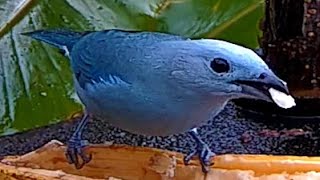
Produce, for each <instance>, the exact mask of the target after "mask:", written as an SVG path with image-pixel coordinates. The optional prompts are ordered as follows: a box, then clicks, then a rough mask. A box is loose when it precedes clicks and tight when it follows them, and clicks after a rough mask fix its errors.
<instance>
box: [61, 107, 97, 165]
mask: <svg viewBox="0 0 320 180" xmlns="http://www.w3.org/2000/svg"><path fill="white" fill-rule="evenodd" d="M89 119H90V117H89V115H88V113H87V112H85V114H84V116H83V117H82V119H81V120H80V122H79V124H78V125H77V127H76V130H75V132H74V133H73V134H72V136H71V138H70V139H69V141H68V144H67V151H66V154H65V155H66V158H67V160H68V162H69V164H74V165H75V167H76V168H77V169H81V168H82V167H83V166H84V165H85V164H86V163H88V162H89V161H90V160H91V154H90V155H89V156H88V155H86V154H85V152H84V151H83V148H84V147H85V146H86V145H87V141H85V140H82V139H81V137H82V132H83V129H84V127H85V126H86V124H87V122H88V121H89ZM78 156H79V157H80V158H81V160H82V163H80V162H79V158H78Z"/></svg>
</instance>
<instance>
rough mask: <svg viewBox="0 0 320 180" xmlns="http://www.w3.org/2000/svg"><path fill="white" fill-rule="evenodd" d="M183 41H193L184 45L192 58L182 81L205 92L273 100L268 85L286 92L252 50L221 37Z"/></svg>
mask: <svg viewBox="0 0 320 180" xmlns="http://www.w3.org/2000/svg"><path fill="white" fill-rule="evenodd" d="M186 43H189V44H192V45H190V46H189V45H186V47H184V48H183V49H185V50H186V53H188V54H189V55H190V56H192V57H191V58H190V59H193V60H191V61H190V62H191V64H189V66H190V67H189V68H188V69H189V72H187V73H185V74H184V75H185V76H184V77H187V78H189V80H188V79H187V78H186V79H184V83H188V82H189V84H194V85H195V86H198V87H197V88H199V87H200V86H201V87H200V88H201V89H203V90H205V91H206V92H210V93H212V94H214V95H221V96H228V97H230V99H232V98H253V99H261V100H265V101H269V102H272V101H273V100H272V97H271V94H270V92H269V91H268V90H269V89H270V88H273V89H275V90H277V91H280V92H282V93H284V94H287V95H289V90H288V87H287V85H286V83H285V82H284V81H283V80H281V79H280V78H279V77H277V76H276V75H275V74H274V73H273V72H272V70H271V69H270V68H269V67H268V66H267V64H266V63H265V62H264V61H263V60H262V59H261V58H260V57H259V56H258V55H257V54H256V53H255V52H253V51H252V50H250V49H248V48H245V47H242V46H239V45H235V44H232V43H229V42H225V41H221V40H211V39H201V40H190V41H189V42H186ZM181 46H183V45H181ZM185 66H188V64H187V65H185ZM191 66H193V67H191ZM191 69H192V70H191ZM187 74H189V75H187ZM191 76H192V77H191ZM190 78H193V79H194V80H192V81H191V80H190ZM199 84H200V85H199Z"/></svg>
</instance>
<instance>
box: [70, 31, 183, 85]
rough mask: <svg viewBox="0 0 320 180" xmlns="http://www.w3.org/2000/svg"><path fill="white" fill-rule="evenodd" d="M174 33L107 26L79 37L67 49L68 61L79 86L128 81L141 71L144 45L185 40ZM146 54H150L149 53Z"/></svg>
mask: <svg viewBox="0 0 320 180" xmlns="http://www.w3.org/2000/svg"><path fill="white" fill-rule="evenodd" d="M185 39H186V38H184V37H181V36H175V35H167V34H162V33H154V32H153V33H151V32H127V31H119V30H109V31H101V32H93V33H91V34H88V35H87V36H85V37H84V38H83V39H81V40H80V41H79V42H78V43H77V44H76V45H75V46H74V47H73V49H72V51H71V64H72V68H73V71H74V73H75V77H76V78H77V80H78V82H79V84H80V86H82V87H84V85H85V84H86V83H91V82H99V81H101V80H106V81H107V80H111V81H112V78H110V77H117V78H118V80H119V79H121V81H124V82H128V83H130V82H129V81H130V79H131V80H132V79H133V78H134V77H132V76H133V75H135V74H139V73H141V70H142V69H143V68H145V69H146V68H147V67H144V66H145V62H144V60H145V59H148V57H147V56H148V52H147V51H146V50H145V49H146V48H150V47H151V46H152V45H153V44H154V43H158V42H162V41H177V40H185ZM149 58H150V57H149ZM150 60H152V59H150Z"/></svg>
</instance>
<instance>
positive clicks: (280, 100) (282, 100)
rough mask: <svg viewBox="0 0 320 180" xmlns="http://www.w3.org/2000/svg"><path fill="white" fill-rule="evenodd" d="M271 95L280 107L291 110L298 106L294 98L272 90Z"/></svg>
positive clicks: (270, 90)
mask: <svg viewBox="0 0 320 180" xmlns="http://www.w3.org/2000/svg"><path fill="white" fill-rule="evenodd" d="M269 93H270V95H271V97H272V99H273V101H274V102H275V103H276V104H277V105H278V106H279V107H282V108H284V109H288V108H291V107H293V106H295V105H296V103H295V101H294V99H293V97H292V96H290V95H287V94H285V93H283V92H281V91H278V90H276V89H273V88H270V89H269Z"/></svg>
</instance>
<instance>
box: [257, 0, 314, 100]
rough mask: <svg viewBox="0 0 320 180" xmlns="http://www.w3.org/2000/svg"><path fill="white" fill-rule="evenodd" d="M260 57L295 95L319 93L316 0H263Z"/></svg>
mask: <svg viewBox="0 0 320 180" xmlns="http://www.w3.org/2000/svg"><path fill="white" fill-rule="evenodd" d="M262 30H263V37H262V38H261V40H260V45H261V47H262V49H263V52H264V59H265V60H266V62H267V63H268V64H269V65H270V66H271V68H272V69H273V70H274V71H275V72H276V74H277V75H279V76H280V77H281V78H283V79H284V80H285V81H287V82H288V85H289V88H290V89H291V90H292V91H293V93H294V94H295V95H297V96H313V97H320V91H319V87H320V0H266V7H265V19H264V25H263V28H262Z"/></svg>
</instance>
